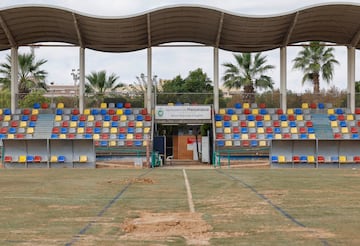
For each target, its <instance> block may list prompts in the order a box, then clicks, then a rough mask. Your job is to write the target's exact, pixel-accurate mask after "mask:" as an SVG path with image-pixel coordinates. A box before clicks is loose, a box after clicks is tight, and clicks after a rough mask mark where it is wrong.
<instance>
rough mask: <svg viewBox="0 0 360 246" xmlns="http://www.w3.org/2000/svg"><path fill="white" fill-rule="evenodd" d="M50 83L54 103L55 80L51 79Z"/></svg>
mask: <svg viewBox="0 0 360 246" xmlns="http://www.w3.org/2000/svg"><path fill="white" fill-rule="evenodd" d="M50 85H51V105H53V103H54V90H55V89H54V87H53V86H54V81H51V82H50Z"/></svg>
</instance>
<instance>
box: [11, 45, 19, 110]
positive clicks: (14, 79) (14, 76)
mask: <svg viewBox="0 0 360 246" xmlns="http://www.w3.org/2000/svg"><path fill="white" fill-rule="evenodd" d="M18 64H19V56H18V47H11V85H10V90H11V112H13V113H14V112H15V109H16V101H17V100H16V96H17V94H18V69H19V66H18Z"/></svg>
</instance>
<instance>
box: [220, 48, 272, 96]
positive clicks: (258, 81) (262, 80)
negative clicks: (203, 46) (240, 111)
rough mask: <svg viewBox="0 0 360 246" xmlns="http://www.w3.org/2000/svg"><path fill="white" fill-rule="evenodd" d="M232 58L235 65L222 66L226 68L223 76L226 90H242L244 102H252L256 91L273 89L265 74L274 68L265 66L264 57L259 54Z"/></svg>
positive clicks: (269, 79)
mask: <svg viewBox="0 0 360 246" xmlns="http://www.w3.org/2000/svg"><path fill="white" fill-rule="evenodd" d="M234 58H235V61H236V63H235V64H233V63H230V62H226V63H224V64H223V66H224V67H225V68H226V70H225V74H224V76H223V80H224V86H225V87H226V88H228V89H233V88H235V89H241V88H243V91H244V97H243V100H244V101H245V102H254V99H255V92H256V89H273V84H274V82H273V80H272V78H271V77H269V76H267V75H265V74H266V73H267V72H268V71H269V70H271V69H274V68H275V67H274V66H273V65H268V64H266V63H267V58H266V56H263V55H262V54H261V53H255V54H254V55H253V54H252V53H240V54H234Z"/></svg>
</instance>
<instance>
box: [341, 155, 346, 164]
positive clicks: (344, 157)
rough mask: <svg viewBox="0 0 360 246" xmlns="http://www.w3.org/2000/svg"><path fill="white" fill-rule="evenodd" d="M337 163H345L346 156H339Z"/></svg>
mask: <svg viewBox="0 0 360 246" xmlns="http://www.w3.org/2000/svg"><path fill="white" fill-rule="evenodd" d="M339 163H346V156H345V155H340V156H339Z"/></svg>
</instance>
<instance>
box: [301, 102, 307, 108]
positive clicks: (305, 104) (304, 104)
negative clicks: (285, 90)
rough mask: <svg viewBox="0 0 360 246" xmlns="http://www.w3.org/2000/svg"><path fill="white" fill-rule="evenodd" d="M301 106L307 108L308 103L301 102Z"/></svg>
mask: <svg viewBox="0 0 360 246" xmlns="http://www.w3.org/2000/svg"><path fill="white" fill-rule="evenodd" d="M301 108H303V109H308V108H309V104H308V103H302V104H301Z"/></svg>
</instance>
